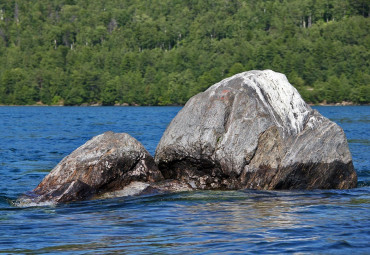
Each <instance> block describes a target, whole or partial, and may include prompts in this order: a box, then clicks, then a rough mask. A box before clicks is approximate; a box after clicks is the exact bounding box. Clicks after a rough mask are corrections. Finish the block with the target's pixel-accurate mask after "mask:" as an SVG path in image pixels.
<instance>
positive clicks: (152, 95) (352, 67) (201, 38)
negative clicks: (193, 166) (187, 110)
mask: <svg viewBox="0 0 370 255" xmlns="http://www.w3.org/2000/svg"><path fill="white" fill-rule="evenodd" d="M369 6H370V3H369V1H367V0H323V1H316V0H264V1H256V0H226V1H225V0H212V1H199V0H186V1H180V0H107V1H87V0H49V1H46V0H37V1H26V0H16V1H14V0H3V1H1V2H0V104H20V105H23V104H34V103H36V102H41V103H44V104H49V105H50V104H65V105H80V104H84V103H87V104H94V103H101V104H103V105H113V104H123V103H126V104H143V105H171V104H184V103H185V102H186V101H187V99H188V98H189V97H191V96H192V95H194V94H196V93H198V92H200V91H203V90H205V89H206V88H207V87H209V86H210V85H212V84H213V83H215V82H218V81H220V80H221V79H223V78H225V77H228V76H231V75H233V74H235V73H238V72H242V71H246V70H251V69H272V70H275V71H278V72H282V73H285V74H286V75H287V76H288V79H289V80H290V81H291V83H292V84H293V85H294V86H295V87H296V88H297V89H298V90H299V91H300V93H301V94H302V96H303V97H304V98H305V99H306V100H307V101H309V102H312V103H319V102H323V101H326V102H328V103H335V102H342V101H352V102H355V103H363V104H365V103H369V102H370V84H369V80H370V70H369V69H370V68H369V59H370V54H369V47H370V35H369V27H370V22H369V12H370V9H369Z"/></svg>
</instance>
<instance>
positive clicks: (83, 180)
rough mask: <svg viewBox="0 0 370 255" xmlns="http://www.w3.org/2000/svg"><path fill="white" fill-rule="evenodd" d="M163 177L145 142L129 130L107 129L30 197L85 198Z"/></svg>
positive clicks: (41, 199)
mask: <svg viewBox="0 0 370 255" xmlns="http://www.w3.org/2000/svg"><path fill="white" fill-rule="evenodd" d="M162 180H163V176H162V174H161V173H160V172H159V171H158V168H157V166H156V165H155V164H154V159H153V157H152V156H151V155H150V154H149V153H148V151H147V150H146V149H145V148H144V147H143V145H142V144H141V143H139V142H138V141H137V140H136V139H134V138H133V137H131V136H130V135H128V134H125V133H121V134H118V133H113V132H106V133H104V134H101V135H98V136H96V137H94V138H92V139H91V140H89V141H88V142H86V143H85V144H84V145H82V146H81V147H79V148H78V149H76V150H75V151H73V152H72V153H71V154H70V155H69V156H67V157H65V158H64V159H63V160H62V161H61V162H60V163H59V164H58V165H57V166H56V167H55V168H54V169H53V170H52V171H51V172H50V173H49V174H48V175H47V176H46V177H45V178H44V179H43V180H42V181H41V183H40V184H39V185H38V186H37V187H36V188H35V189H34V190H33V192H31V193H30V195H32V196H31V197H29V199H31V200H32V201H33V202H36V203H40V202H44V201H51V202H55V203H61V202H68V201H77V200H85V199H88V198H90V197H92V196H102V195H103V194H104V193H107V192H114V191H117V190H121V189H124V188H125V187H126V186H127V185H130V183H132V182H143V183H152V182H158V181H162Z"/></svg>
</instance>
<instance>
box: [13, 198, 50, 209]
mask: <svg viewBox="0 0 370 255" xmlns="http://www.w3.org/2000/svg"><path fill="white" fill-rule="evenodd" d="M11 205H12V206H15V207H20V208H27V207H42V206H55V205H56V203H55V202H54V201H45V202H35V201H34V200H32V199H30V198H26V197H21V198H18V199H17V200H15V201H13V202H11Z"/></svg>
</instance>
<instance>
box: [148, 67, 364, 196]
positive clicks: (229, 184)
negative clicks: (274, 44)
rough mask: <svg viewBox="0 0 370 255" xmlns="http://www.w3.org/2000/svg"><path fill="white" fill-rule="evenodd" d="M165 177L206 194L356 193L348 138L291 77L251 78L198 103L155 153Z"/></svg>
mask: <svg viewBox="0 0 370 255" xmlns="http://www.w3.org/2000/svg"><path fill="white" fill-rule="evenodd" d="M155 161H156V163H157V164H158V167H159V169H160V171H161V172H162V174H163V176H164V177H165V178H168V179H177V180H179V181H184V182H186V183H188V184H189V185H191V186H192V187H193V188H200V189H239V188H252V189H321V188H324V189H331V188H340V189H346V188H353V187H355V186H356V183H357V175H356V172H355V170H354V168H353V164H352V157H351V154H350V152H349V149H348V144H347V140H346V137H345V134H344V132H343V130H342V129H341V128H340V127H339V126H338V125H337V124H335V123H334V122H332V121H330V120H328V119H327V118H325V117H323V116H322V115H320V114H319V113H318V112H317V111H316V110H312V109H311V108H310V106H309V105H307V104H306V103H305V102H304V101H303V99H302V98H301V96H300V95H299V93H298V92H297V90H296V89H295V88H294V87H293V86H292V85H291V84H290V83H289V82H288V80H287V78H286V77H285V75H283V74H280V73H276V72H273V71H271V70H265V71H249V72H244V73H240V74H237V75H234V76H232V77H230V78H227V79H225V80H223V81H221V82H219V83H217V84H215V85H213V86H211V87H210V88H209V89H208V90H206V91H205V92H203V93H200V94H198V95H196V96H194V97H192V98H191V99H190V100H189V101H188V102H187V103H186V105H185V106H184V108H183V109H182V110H181V111H180V112H179V113H178V114H177V116H176V117H175V118H174V119H173V120H172V122H171V123H170V125H169V126H168V128H167V129H166V131H165V133H164V135H163V137H162V139H161V140H160V142H159V144H158V147H157V149H156V155H155Z"/></svg>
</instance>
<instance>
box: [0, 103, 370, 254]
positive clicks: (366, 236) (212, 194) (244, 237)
mask: <svg viewBox="0 0 370 255" xmlns="http://www.w3.org/2000/svg"><path fill="white" fill-rule="evenodd" d="M316 109H318V110H319V111H320V112H321V113H322V114H323V115H324V116H326V117H328V118H330V119H332V120H334V121H335V122H337V123H338V124H339V125H340V126H341V127H342V128H343V129H344V130H345V133H346V135H347V138H348V141H349V146H350V150H351V153H352V156H353V160H354V165H355V168H356V170H357V173H358V175H359V185H358V187H357V188H356V189H352V190H343V191H341V190H315V191H251V190H243V191H226V192H220V191H199V192H185V193H176V194H168V195H153V196H141V197H124V198H114V199H106V200H95V201H85V202H78V203H77V202H76V203H70V204H66V205H59V206H43V207H24V208H20V207H16V206H14V204H13V202H14V200H15V199H16V198H17V197H18V196H19V195H21V194H22V193H23V192H26V191H28V190H31V189H33V188H34V187H35V186H36V185H37V184H38V183H39V182H40V181H41V180H42V179H43V177H44V176H45V175H46V174H47V173H48V172H49V171H50V170H51V169H52V168H53V167H54V166H55V165H56V164H57V163H58V162H59V161H60V160H61V159H62V158H63V157H64V156H66V155H68V154H69V153H71V152H72V151H73V150H74V149H76V148H77V147H78V146H80V145H82V144H83V143H85V142H86V141H87V140H89V139H90V138H91V137H93V136H95V135H98V134H100V133H103V132H105V131H108V130H112V131H115V132H127V133H129V134H131V135H132V136H134V137H135V138H137V139H138V140H139V141H141V142H142V143H143V144H144V146H145V147H146V148H147V149H148V150H149V152H150V153H152V154H154V150H155V147H156V145H157V143H158V141H159V139H160V137H161V135H162V133H163V132H164V130H165V128H166V126H167V124H168V123H169V122H170V121H171V119H172V118H173V117H174V116H175V115H176V113H177V112H178V111H179V110H180V108H179V107H96V108H95V107H86V108H84V107H0V188H1V189H0V253H5V254H14V253H20V254H27V253H28V254H47V253H49V254H54V253H65V254H107V253H116V254H203V253H204V254H237V253H240V254H245V253H251V254H254V253H262V254H265V253H276V254H281V253H299V254H312V253H316V254H317V253H320V254H349V253H355V254H368V253H369V252H370V210H369V209H370V160H369V153H370V125H369V124H370V107H368V106H363V107H358V106H354V107H316Z"/></svg>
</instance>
